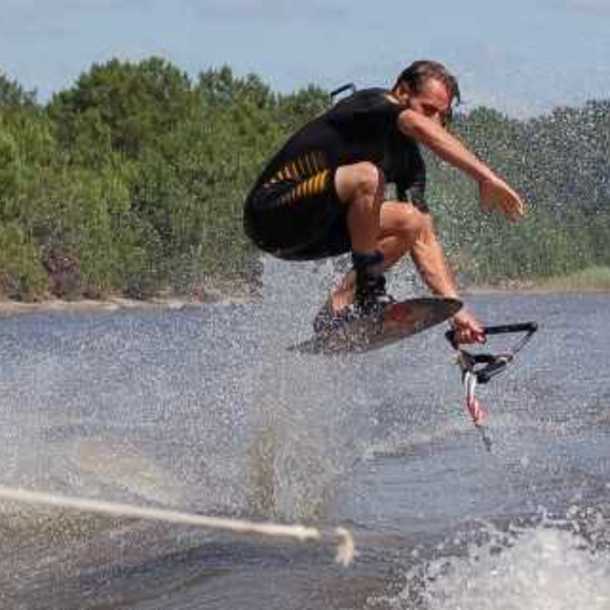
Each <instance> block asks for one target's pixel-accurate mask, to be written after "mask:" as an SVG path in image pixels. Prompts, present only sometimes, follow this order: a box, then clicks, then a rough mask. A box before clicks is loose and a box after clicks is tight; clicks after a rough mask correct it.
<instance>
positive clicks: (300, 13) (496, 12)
mask: <svg viewBox="0 0 610 610" xmlns="http://www.w3.org/2000/svg"><path fill="white" fill-rule="evenodd" d="M0 7H1V9H2V10H1V11H0V69H2V70H3V71H4V72H5V73H6V74H7V75H8V76H9V77H10V78H15V79H17V80H18V81H19V82H20V83H21V84H22V85H23V86H24V87H26V88H27V89H32V88H35V89H37V90H38V97H39V99H40V100H42V101H46V100H47V99H48V98H49V96H50V95H51V94H52V93H53V92H54V91H58V90H60V89H62V88H65V87H68V86H70V85H71V84H72V83H73V82H74V81H75V79H76V78H77V77H78V75H79V74H80V73H81V72H83V71H86V70H88V69H89V68H90V66H91V64H92V63H93V62H104V61H107V60H109V59H111V58H112V57H119V58H121V59H131V60H139V59H142V58H145V57H148V56H150V55H153V54H154V55H161V56H163V57H165V58H166V59H168V60H170V61H172V62H173V63H174V64H175V65H177V66H178V67H179V68H181V69H183V70H186V71H188V72H189V73H190V74H191V75H192V76H193V77H195V76H196V75H197V73H198V72H200V71H202V70H206V69H208V68H210V67H219V66H221V65H223V64H228V65H230V66H231V67H232V68H233V70H234V71H235V72H236V73H237V74H239V75H243V74H245V73H247V72H255V73H256V74H258V75H259V76H260V77H261V78H262V79H263V80H264V81H265V82H267V83H268V84H270V85H271V86H272V87H273V88H274V89H276V90H279V91H284V92H288V91H293V90H295V89H297V88H299V87H302V86H306V85H307V84H309V83H312V82H313V83H315V84H319V85H321V86H324V87H327V88H332V87H334V86H336V85H339V84H342V83H344V82H348V81H355V82H356V84H357V85H358V86H360V87H364V86H372V85H376V86H383V85H390V84H391V83H392V81H393V79H394V77H395V76H396V74H397V73H398V72H399V71H400V70H401V69H402V68H403V67H405V66H406V65H407V64H408V63H410V62H411V61H412V60H414V59H418V58H430V59H437V60H439V61H443V62H444V63H446V64H447V65H448V66H449V67H450V68H451V69H452V70H453V71H454V72H455V74H456V75H457V76H458V78H459V80H460V84H461V88H462V92H463V97H464V99H465V101H466V102H467V104H468V106H467V107H468V108H470V107H476V106H477V105H480V104H485V105H489V106H493V107H495V108H498V109H500V110H503V111H505V112H508V113H509V114H512V115H516V116H527V115H532V114H538V113H540V112H545V111H547V110H549V109H550V108H551V107H552V106H554V105H576V104H579V103H581V102H583V101H584V100H586V99H590V98H594V97H595V98H601V97H603V98H610V0H510V1H508V2H507V1H506V0H502V1H498V0H463V1H462V2H460V1H458V0H437V1H436V2H433V1H428V2H422V1H420V2H413V1H409V0H387V1H383V0H376V1H375V0H373V1H370V2H362V1H360V0H302V1H301V2H293V1H288V0H173V1H171V2H170V1H169V0H165V1H162V0H129V1H121V0H0Z"/></svg>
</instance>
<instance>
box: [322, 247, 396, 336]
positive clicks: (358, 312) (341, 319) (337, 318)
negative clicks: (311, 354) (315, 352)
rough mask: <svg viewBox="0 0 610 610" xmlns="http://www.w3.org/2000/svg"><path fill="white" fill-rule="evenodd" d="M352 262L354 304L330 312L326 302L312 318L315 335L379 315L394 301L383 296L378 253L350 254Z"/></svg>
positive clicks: (329, 303)
mask: <svg viewBox="0 0 610 610" xmlns="http://www.w3.org/2000/svg"><path fill="white" fill-rule="evenodd" d="M352 262H353V264H354V271H355V272H356V298H355V301H354V304H353V305H350V306H349V307H345V308H343V309H341V310H340V311H337V312H333V311H332V306H331V302H330V300H329V301H327V302H326V303H325V304H324V305H323V306H322V308H321V309H320V311H319V312H318V314H317V315H316V317H315V318H314V321H313V329H314V332H316V333H318V334H321V333H328V332H333V331H335V330H337V329H339V328H340V327H341V326H342V325H344V324H346V323H347V322H351V321H353V320H356V319H358V318H362V317H369V316H372V315H376V314H381V313H383V310H384V308H385V307H386V306H387V305H389V304H390V303H393V302H394V299H393V298H392V297H391V296H389V295H388V294H387V293H386V289H385V277H384V276H383V272H382V263H383V254H382V253H381V252H379V251H375V252H373V253H371V254H361V253H359V252H354V253H353V254H352Z"/></svg>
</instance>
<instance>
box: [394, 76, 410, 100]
mask: <svg viewBox="0 0 610 610" xmlns="http://www.w3.org/2000/svg"><path fill="white" fill-rule="evenodd" d="M394 93H395V95H396V96H397V97H399V98H400V100H401V101H406V100H408V99H409V97H410V96H411V88H410V87H409V85H407V83H405V82H404V81H400V82H399V83H398V84H397V85H396V88H395V89H394Z"/></svg>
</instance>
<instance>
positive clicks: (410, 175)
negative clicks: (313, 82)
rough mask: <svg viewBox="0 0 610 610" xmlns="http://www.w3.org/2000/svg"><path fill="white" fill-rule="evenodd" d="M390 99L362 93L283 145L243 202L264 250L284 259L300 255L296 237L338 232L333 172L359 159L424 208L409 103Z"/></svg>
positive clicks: (378, 91)
mask: <svg viewBox="0 0 610 610" xmlns="http://www.w3.org/2000/svg"><path fill="white" fill-rule="evenodd" d="M392 99H393V98H390V92H389V91H387V90H385V89H379V88H375V89H363V90H361V91H358V92H356V93H354V94H353V95H351V96H349V97H347V98H345V99H343V100H341V101H339V102H338V103H337V104H335V105H334V106H333V107H332V108H331V109H330V110H328V111H327V112H325V113H324V114H322V115H321V116H319V117H317V118H315V119H313V120H312V121H310V122H309V123H308V124H307V125H305V126H304V127H303V128H301V129H300V130H299V131H298V132H297V133H295V134H294V135H293V136H292V137H291V138H290V139H289V140H288V141H287V142H286V143H285V144H284V146H283V147H282V148H281V149H280V150H279V151H278V152H277V154H276V155H275V156H274V157H273V158H272V159H271V160H270V162H269V163H268V165H267V166H266V167H265V169H264V170H263V172H262V174H261V175H260V177H259V179H258V180H257V182H256V184H255V185H254V188H253V189H252V191H251V193H250V195H249V196H248V199H247V201H246V209H245V220H246V232H247V233H248V234H249V235H250V236H251V237H252V239H254V240H255V242H257V243H258V244H259V246H261V247H263V248H264V249H266V250H268V251H270V252H273V253H275V254H277V255H278V256H281V255H282V251H283V250H293V251H294V249H295V247H296V249H297V250H298V246H299V244H298V243H296V242H298V241H299V240H300V241H302V243H303V244H305V243H306V242H307V243H308V244H311V242H312V241H314V238H315V239H317V240H325V239H326V240H328V239H330V238H331V237H333V235H331V234H330V233H328V232H327V234H322V233H321V232H320V231H321V227H322V225H325V224H326V225H330V224H332V225H333V226H332V231H331V233H336V232H337V230H338V229H337V226H336V216H337V208H339V207H342V208H343V207H344V206H342V204H340V203H339V202H338V200H337V196H336V193H335V190H334V178H333V176H334V172H335V170H336V169H337V168H338V167H341V166H343V165H350V164H353V163H357V162H360V161H368V162H371V163H373V164H375V165H377V166H378V167H379V168H380V169H382V170H383V173H384V176H385V180H386V182H389V183H395V185H396V194H397V197H398V198H399V199H400V200H403V201H407V200H408V201H412V202H413V203H414V204H416V205H418V207H421V208H424V209H425V199H424V191H425V186H426V170H425V165H424V161H423V159H422V156H421V153H420V151H419V147H418V145H417V143H416V141H415V140H414V139H412V138H410V137H408V136H406V135H404V134H403V133H402V132H401V131H400V130H399V128H398V121H397V119H398V116H399V114H400V113H401V112H402V111H403V110H405V106H403V105H401V104H399V103H397V102H396V101H392ZM324 206H326V208H327V213H323V212H324ZM331 208H332V209H331ZM293 225H296V227H295V226H293ZM322 228H323V227H322ZM327 228H328V227H327ZM329 230H330V229H329ZM314 232H315V233H316V235H314ZM344 232H345V231H344ZM275 234H277V237H278V239H275V237H276V235H275ZM280 234H281V238H280ZM293 242H294V243H293ZM293 246H294V247H293Z"/></svg>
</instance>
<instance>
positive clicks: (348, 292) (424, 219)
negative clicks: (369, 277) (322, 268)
mask: <svg viewBox="0 0 610 610" xmlns="http://www.w3.org/2000/svg"><path fill="white" fill-rule="evenodd" d="M375 248H376V249H378V250H381V252H383V255H384V268H385V269H387V268H389V267H391V266H392V265H394V264H395V263H396V262H397V261H398V260H400V259H401V258H402V257H403V256H404V255H405V254H407V253H409V254H410V255H411V257H412V259H413V262H414V263H415V266H416V267H417V270H418V271H419V273H420V275H421V277H422V279H423V280H424V282H425V283H426V285H427V286H428V287H429V288H430V290H431V292H432V293H433V294H436V295H439V296H444V297H456V296H457V290H456V286H455V281H454V279H453V276H452V275H451V272H450V271H449V267H448V266H447V262H446V260H445V257H444V255H443V251H442V248H441V246H440V243H439V241H438V239H437V237H436V233H435V230H434V225H433V223H432V219H431V217H430V214H427V213H425V212H421V211H420V210H418V209H417V208H416V207H415V206H413V205H412V204H408V203H400V202H389V201H388V202H386V203H384V204H383V206H382V208H381V213H380V227H379V234H378V238H377V243H376V245H375ZM354 285H355V274H354V272H353V271H350V272H349V273H348V274H347V275H346V276H345V277H344V279H343V281H342V282H341V283H340V284H339V286H337V288H336V289H335V290H334V291H333V294H332V304H333V309H334V310H335V311H337V310H339V309H341V308H342V307H345V306H347V305H349V304H350V303H351V302H352V301H353V298H354Z"/></svg>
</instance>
